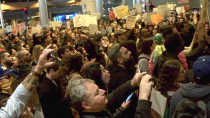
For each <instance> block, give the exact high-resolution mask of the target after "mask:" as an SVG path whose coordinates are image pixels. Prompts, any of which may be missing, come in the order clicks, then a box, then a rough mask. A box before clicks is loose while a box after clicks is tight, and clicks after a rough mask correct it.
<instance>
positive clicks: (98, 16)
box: [91, 13, 101, 20]
mask: <svg viewBox="0 0 210 118" xmlns="http://www.w3.org/2000/svg"><path fill="white" fill-rule="evenodd" d="M91 16H96V18H97V20H98V19H100V18H101V13H92V14H91Z"/></svg>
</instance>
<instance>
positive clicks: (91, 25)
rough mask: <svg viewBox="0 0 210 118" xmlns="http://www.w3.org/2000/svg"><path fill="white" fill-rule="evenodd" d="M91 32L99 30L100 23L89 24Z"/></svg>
mask: <svg viewBox="0 0 210 118" xmlns="http://www.w3.org/2000/svg"><path fill="white" fill-rule="evenodd" d="M89 30H90V34H95V33H96V32H97V31H98V25H97V24H90V25H89Z"/></svg>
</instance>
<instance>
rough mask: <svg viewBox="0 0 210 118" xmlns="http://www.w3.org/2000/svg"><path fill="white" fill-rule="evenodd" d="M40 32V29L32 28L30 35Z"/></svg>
mask: <svg viewBox="0 0 210 118" xmlns="http://www.w3.org/2000/svg"><path fill="white" fill-rule="evenodd" d="M40 32H41V28H40V27H32V31H31V33H32V34H35V33H40Z"/></svg>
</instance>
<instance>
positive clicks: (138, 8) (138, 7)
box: [134, 4, 142, 13]
mask: <svg viewBox="0 0 210 118" xmlns="http://www.w3.org/2000/svg"><path fill="white" fill-rule="evenodd" d="M134 8H136V10H137V13H142V4H134Z"/></svg>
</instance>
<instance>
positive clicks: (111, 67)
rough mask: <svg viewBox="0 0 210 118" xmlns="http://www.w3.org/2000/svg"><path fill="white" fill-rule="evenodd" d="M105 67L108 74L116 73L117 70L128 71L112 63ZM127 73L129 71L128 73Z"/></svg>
mask: <svg viewBox="0 0 210 118" xmlns="http://www.w3.org/2000/svg"><path fill="white" fill-rule="evenodd" d="M106 69H107V70H108V71H109V73H110V75H112V74H114V73H117V72H125V73H128V71H127V69H125V68H123V67H121V66H118V65H114V64H110V65H108V66H107V67H106ZM128 74H129V73H128Z"/></svg>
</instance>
